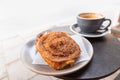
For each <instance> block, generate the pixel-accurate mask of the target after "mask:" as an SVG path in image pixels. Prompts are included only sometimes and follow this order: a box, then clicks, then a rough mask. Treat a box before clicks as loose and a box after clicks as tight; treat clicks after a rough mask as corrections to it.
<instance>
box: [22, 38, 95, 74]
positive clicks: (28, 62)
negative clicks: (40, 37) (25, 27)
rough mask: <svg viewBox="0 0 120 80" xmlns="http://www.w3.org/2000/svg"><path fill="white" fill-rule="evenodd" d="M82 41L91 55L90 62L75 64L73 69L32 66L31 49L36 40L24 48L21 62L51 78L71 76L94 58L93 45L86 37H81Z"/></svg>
mask: <svg viewBox="0 0 120 80" xmlns="http://www.w3.org/2000/svg"><path fill="white" fill-rule="evenodd" d="M79 37H80V36H79ZM81 39H82V40H83V43H84V46H85V49H86V52H87V54H88V55H89V60H86V61H83V62H79V63H77V64H74V65H73V66H72V67H69V68H66V69H63V70H54V69H52V68H50V67H49V66H48V65H42V64H32V61H33V60H32V57H31V54H30V51H31V48H33V46H34V45H35V40H34V39H33V40H30V41H29V42H27V43H26V44H25V46H24V47H23V49H22V52H21V60H22V62H23V63H24V64H25V66H26V67H27V68H29V69H30V70H32V71H34V72H36V73H39V74H43V75H50V76H60V75H66V74H70V73H72V72H75V71H77V70H80V69H81V68H83V67H84V66H85V65H87V64H88V63H89V62H90V60H91V59H92V57H93V47H92V45H91V43H90V42H89V41H88V40H87V39H85V38H84V37H81ZM33 52H36V51H33Z"/></svg>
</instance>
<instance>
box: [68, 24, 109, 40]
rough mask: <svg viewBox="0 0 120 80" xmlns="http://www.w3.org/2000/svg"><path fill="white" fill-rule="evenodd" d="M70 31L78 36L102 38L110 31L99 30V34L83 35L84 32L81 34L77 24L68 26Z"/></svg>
mask: <svg viewBox="0 0 120 80" xmlns="http://www.w3.org/2000/svg"><path fill="white" fill-rule="evenodd" d="M70 30H71V31H72V32H73V33H75V34H78V35H80V36H84V37H93V38H94V37H102V36H105V35H107V34H109V33H110V29H106V30H103V31H102V30H101V31H100V32H95V33H85V32H82V31H81V30H80V28H79V26H77V24H73V25H71V26H70Z"/></svg>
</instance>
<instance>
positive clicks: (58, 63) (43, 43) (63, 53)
mask: <svg viewBox="0 0 120 80" xmlns="http://www.w3.org/2000/svg"><path fill="white" fill-rule="evenodd" d="M36 49H37V51H38V52H39V53H40V54H41V56H42V57H43V59H44V60H45V61H46V62H47V63H48V65H49V66H50V67H52V68H53V69H56V70H59V69H63V68H65V67H66V66H69V65H72V64H73V63H74V62H75V61H76V59H77V58H78V57H79V55H80V53H81V49H80V47H79V46H78V44H77V43H76V42H75V41H74V40H73V39H72V38H71V37H70V36H69V35H68V34H67V33H66V32H48V33H44V34H41V35H39V36H38V37H37V39H36Z"/></svg>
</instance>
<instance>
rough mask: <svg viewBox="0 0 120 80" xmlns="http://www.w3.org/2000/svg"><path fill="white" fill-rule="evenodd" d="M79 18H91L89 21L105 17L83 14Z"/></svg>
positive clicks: (97, 14) (96, 14)
mask: <svg viewBox="0 0 120 80" xmlns="http://www.w3.org/2000/svg"><path fill="white" fill-rule="evenodd" d="M78 16H79V17H82V18H89V19H98V18H102V17H103V15H102V14H99V13H82V14H79V15H78Z"/></svg>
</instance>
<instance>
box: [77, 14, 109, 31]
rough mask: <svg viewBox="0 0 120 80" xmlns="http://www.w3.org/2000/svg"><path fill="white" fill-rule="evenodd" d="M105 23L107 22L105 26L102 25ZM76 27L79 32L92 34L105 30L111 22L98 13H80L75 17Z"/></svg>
mask: <svg viewBox="0 0 120 80" xmlns="http://www.w3.org/2000/svg"><path fill="white" fill-rule="evenodd" d="M105 21H108V24H107V25H106V26H105V25H103V22H105ZM77 25H78V27H79V28H80V30H81V31H83V32H86V33H92V32H96V31H98V30H99V31H100V30H105V29H107V28H108V27H109V26H110V25H111V20H110V19H106V18H105V16H104V15H103V14H100V13H80V14H78V15H77Z"/></svg>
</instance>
